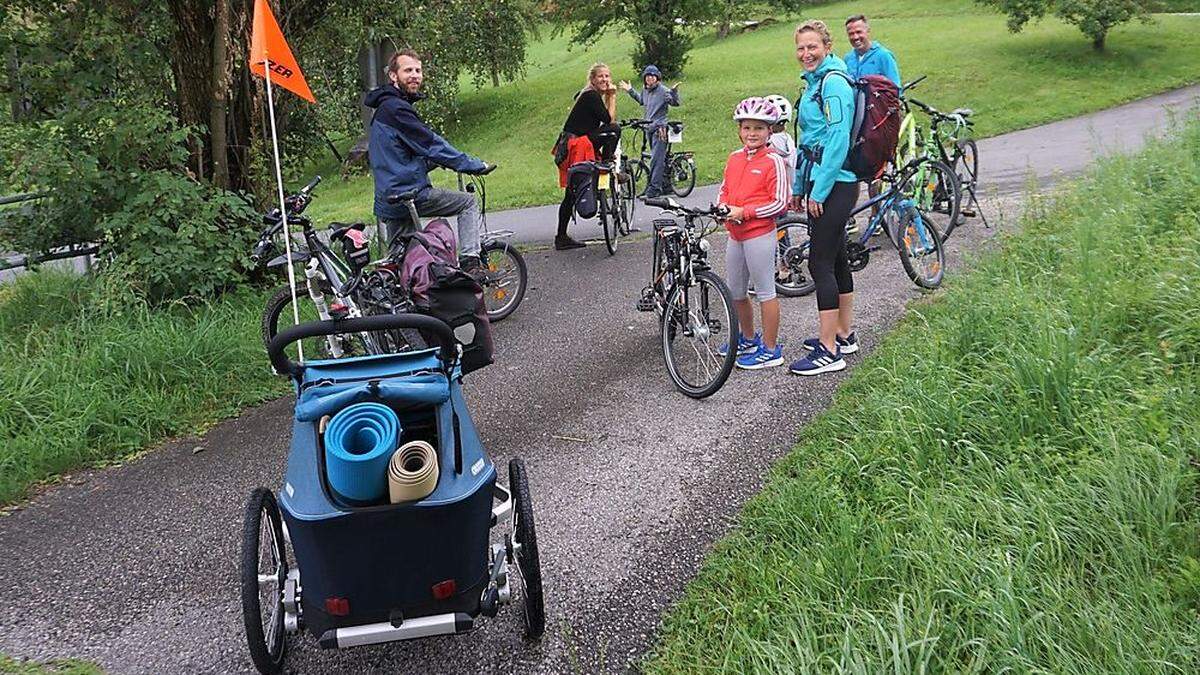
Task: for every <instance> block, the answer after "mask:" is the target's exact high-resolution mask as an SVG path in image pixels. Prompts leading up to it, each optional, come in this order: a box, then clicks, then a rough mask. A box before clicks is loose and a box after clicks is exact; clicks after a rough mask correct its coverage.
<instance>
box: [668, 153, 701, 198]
mask: <svg viewBox="0 0 1200 675" xmlns="http://www.w3.org/2000/svg"><path fill="white" fill-rule="evenodd" d="M670 171H671V191H672V192H674V193H675V194H676V195H677V196H679V197H686V196H688V195H690V194H692V190H694V189H695V188H696V162H695V161H693V160H692V158H690V157H687V156H684V155H674V156H673V157H672V159H671V167H670Z"/></svg>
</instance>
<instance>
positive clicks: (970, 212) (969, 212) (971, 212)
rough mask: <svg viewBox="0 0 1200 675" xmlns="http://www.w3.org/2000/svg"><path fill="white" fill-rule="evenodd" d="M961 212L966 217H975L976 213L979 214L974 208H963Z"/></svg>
mask: <svg viewBox="0 0 1200 675" xmlns="http://www.w3.org/2000/svg"><path fill="white" fill-rule="evenodd" d="M959 213H960V214H961V215H962V217H964V218H974V217H975V216H976V215H978V214H977V213H975V211H974V210H970V209H963V210H961V211H959Z"/></svg>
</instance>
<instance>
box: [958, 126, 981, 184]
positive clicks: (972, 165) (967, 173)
mask: <svg viewBox="0 0 1200 675" xmlns="http://www.w3.org/2000/svg"><path fill="white" fill-rule="evenodd" d="M954 175H956V176H958V184H959V186H960V187H962V189H963V192H968V191H972V192H973V191H974V190H975V185H976V184H977V183H978V181H979V146H977V145H976V144H975V141H973V140H971V139H969V138H967V139H964V140H961V141H959V142H957V143H955V144H954Z"/></svg>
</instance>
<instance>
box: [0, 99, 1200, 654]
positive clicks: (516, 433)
mask: <svg viewBox="0 0 1200 675" xmlns="http://www.w3.org/2000/svg"><path fill="white" fill-rule="evenodd" d="M1197 95H1200V87H1192V88H1189V89H1185V90H1181V91H1179V92H1174V93H1172V94H1166V95H1163V96H1159V97H1155V98H1153V99H1149V100H1147V101H1142V102H1138V103H1135V104H1131V105H1129V106H1124V107H1123V108H1119V109H1116V110H1114V111H1109V112H1105V113H1099V114H1096V115H1089V116H1087V117H1083V118H1079V119H1076V120H1071V121H1067V122H1060V123H1056V124H1052V125H1048V126H1046V127H1040V128H1038V129H1030V130H1027V131H1021V132H1016V133H1014V134H1008V135H1006V136H1003V137H999V138H995V139H990V140H987V141H984V142H982V143H981V144H980V146H981V147H980V157H981V160H982V164H983V176H984V180H985V181H989V180H990V181H992V186H993V190H992V192H990V193H989V195H988V198H987V199H986V200H985V209H986V214H987V215H988V217H989V220H991V221H992V222H993V224H994V225H995V226H996V227H994V228H993V229H992V230H985V229H983V228H982V226H981V225H979V223H978V221H972V222H970V223H968V224H967V225H965V226H963V227H962V228H960V229H959V230H958V231H957V232H956V233H955V236H954V238H953V239H952V240H951V242H950V244H949V252H950V255H949V260H948V275H950V276H953V275H955V274H958V273H961V271H962V270H963V269H964V268H965V267H966V266H968V265H969V264H970V255H969V254H970V252H972V251H975V250H977V249H979V248H980V247H981V246H982V245H984V244H985V243H986V240H987V239H988V238H989V237H991V236H992V235H993V234H994V233H995V232H996V231H1002V230H1003V229H1004V228H1006V227H1011V224H1012V222H1013V216H1014V215H1015V214H1016V213H1017V211H1018V209H1019V208H1020V205H1019V204H1020V199H1021V197H1020V195H1019V194H1018V192H1019V190H1020V189H1021V188H1023V187H1024V186H1025V185H1026V184H1027V182H1028V181H1030V180H1036V181H1037V182H1038V184H1039V185H1041V186H1043V187H1044V186H1046V185H1049V184H1050V183H1051V182H1052V180H1053V178H1054V177H1055V176H1056V175H1070V174H1074V173H1077V172H1079V171H1080V170H1082V169H1083V168H1084V167H1085V166H1086V165H1087V164H1088V163H1089V162H1090V160H1091V159H1092V157H1093V156H1094V155H1095V154H1097V153H1100V152H1107V151H1111V150H1132V149H1135V148H1136V147H1137V146H1138V145H1140V143H1141V140H1142V138H1143V135H1144V134H1146V133H1152V132H1158V131H1161V129H1162V128H1163V123H1164V120H1166V119H1167V118H1168V117H1169V116H1170V114H1169V112H1168V111H1170V110H1175V111H1179V110H1181V109H1182V108H1184V107H1186V106H1190V105H1192V104H1194V102H1195V98H1196V96H1197ZM1029 168H1034V169H1036V172H1035V177H1034V178H1030V177H1029V176H1030V174H1029V173H1028V171H1027V169H1029ZM495 179H496V180H502V174H498V175H497V177H496V178H495ZM711 194H712V188H707V189H705V188H701V189H698V190H697V195H696V196H695V197H694V198H693V199H691V200H689V201H692V202H694V203H695V202H701V203H702V202H705V201H707V200H709V199H711V196H710V195H711ZM650 211H651V210H650V209H646V208H640V209H639V217H640V218H646V217H647V216H648V215H651V214H650V213H649V212H650ZM492 221H493V222H492V226H493V227H512V228H513V229H517V228H518V226H519V227H520V228H521V232H522V236H523V237H524V238H526V239H533V240H544V239H545V237H546V235H547V233H550V234H552V232H553V227H554V222H553V209H545V208H543V209H527V210H523V211H520V212H510V213H505V214H495V215H494V216H493V217H492ZM575 228H576V229H575V230H574V231H575V233H576V234H577V236H584V237H588V238H594V237H596V236H598V235H599V228H598V226H597V225H596V224H595V223H594V222H585V223H581V224H578V225H576V226H575ZM715 243H716V244H717V245H716V246H714V249H716V250H717V252H718V253H717V255H716V256H715V257H716V258H717V267H718V269H722V268H723V263H722V260H721V259H722V258H723V255H721V254H722V253H723V248H724V247H723V245H720V244H721V240H720V239H719V238H718V239H717V240H716V242H715ZM527 258H528V262H529V266H530V278H531V288H530V291H529V293H528V295H527V297H526V299H525V301H524V304H522V305H521V307H520V308H519V309H518V310H517V312H516V313H515V314H514V315H513V316H512V317H511V318H509V319H508V320H506V321H504V322H503V323H501V324H498V325H497V326H496V328H495V337H496V343H497V350H498V351H497V363H496V365H494V366H492V367H490V368H487V369H484V370H483V371H480V372H479V373H477V374H474V375H471V376H468V377H467V381H466V385H465V389H466V391H467V398H468V401H469V404H470V408H471V411H472V415H473V417H474V420H475V423H476V425H477V426H478V428H479V429H480V430H481V434H482V437H483V439H484V442H485V444H486V445H487V447H488V448H489V451H490V453H491V455H492V457H493V459H494V461H495V462H496V465H497V467H498V469H499V470H500V472H501V478H502V479H504V478H505V476H504V474H505V473H506V470H505V468H504V467H506V466H507V462H508V459H509V458H510V457H514V456H520V457H523V458H524V459H525V462H526V465H527V467H528V469H529V473H530V480H531V485H532V495H533V503H534V507H535V513H536V521H537V528H538V535H539V540H540V546H541V556H542V565H543V574H544V577H545V593H546V602H547V613H548V627H547V634H546V636H545V638H544V639H543V640H542V641H541V642H540V643H537V644H530V643H526V642H525V641H523V640H522V638H521V637H520V611H519V608H518V607H516V606H512V607H508V608H505V609H503V610H502V612H501V614H500V616H498V617H497V618H496V619H493V620H483V621H481V622H480V623H479V624H477V625H478V626H479V627H478V628H477V629H476V630H475V631H474V632H472V633H470V634H467V635H464V636H458V637H441V638H432V639H427V640H424V641H418V642H410V643H399V644H392V645H383V646H372V647H362V648H356V649H350V650H344V651H323V650H321V649H319V648H318V646H317V644H316V642H315V640H313V639H312V638H311V637H309V636H308V635H307V634H302V635H300V636H297V637H293V638H291V639H290V642H289V650H290V651H289V659H288V662H287V667H288V669H289V670H293V671H296V672H356V673H357V672H400V673H409V672H411V673H425V672H452V673H477V672H607V671H624V670H628V669H629V668H630V667H633V666H636V664H637V662H638V661H637V660H638V659H639V658H640V657H641V656H642V655H643V654H644V653H645V652H646V650H647V649H648V648H649V647H650V646H651V645H652V639H653V635H654V632H655V630H656V628H657V626H658V623H659V620H660V618H661V616H662V613H663V611H664V610H665V609H666V608H667V607H668V606H669V604H670V603H671V602H673V601H674V600H675V599H677V598H678V597H679V596H680V594H681V592H682V589H683V587H684V585H685V584H686V582H687V581H688V580H689V579H690V578H691V577H692V576H693V575H694V574H695V572H696V570H697V568H698V565H699V564H700V562H701V560H702V559H703V557H704V555H705V553H706V552H707V551H708V550H709V548H710V546H711V544H712V543H713V542H714V541H715V540H716V539H717V538H719V537H720V536H721V535H722V534H723V533H725V532H727V531H728V528H729V527H730V522H731V519H732V518H733V517H734V516H735V515H736V514H737V512H738V509H739V508H740V506H741V505H742V504H743V503H744V502H745V500H746V499H747V498H748V497H749V496H750V495H752V494H754V493H755V492H756V491H757V490H758V489H759V488H760V487H761V486H762V482H763V480H764V476H765V474H766V472H767V469H768V468H769V467H770V465H771V464H772V462H774V461H775V460H777V459H778V458H779V457H781V456H782V455H783V454H785V453H786V452H787V451H788V449H789V448H790V447H791V445H792V443H793V441H794V438H795V435H796V433H797V431H798V430H799V429H800V428H801V427H802V426H803V425H804V424H805V423H806V422H807V421H808V420H810V419H811V418H812V417H813V416H815V415H816V414H818V413H819V412H820V411H822V410H824V409H825V408H826V407H827V406H828V405H829V404H830V402H831V400H832V397H833V394H834V391H835V389H836V388H837V386H838V384H839V383H840V382H841V381H842V379H844V377H845V376H846V374H845V373H842V374H835V375H827V376H823V377H818V378H799V377H794V376H791V375H789V374H788V373H787V371H786V370H785V369H783V368H777V369H773V370H768V371H759V372H740V371H735V372H734V374H733V375H732V376H731V377H730V380H729V382H728V383H727V384H726V386H725V387H724V388H723V389H722V390H721V391H720V392H718V393H717V394H716V395H714V396H712V397H711V398H709V399H706V400H703V401H694V400H691V399H688V398H686V397H684V396H682V395H680V394H678V393H676V392H675V390H674V389H673V387H672V385H671V383H670V381H669V379H668V377H667V374H666V371H665V368H664V366H663V363H662V356H661V351H660V348H659V344H658V331H657V325H656V322H655V317H654V315H653V314H642V313H638V312H636V311H634V307H633V304H634V300H635V299H636V298H637V295H638V291H639V290H640V288H641V287H642V286H643V284H644V283H645V277H646V275H647V274H648V266H649V243H648V241H646V240H645V239H644V238H642V239H637V238H635V239H634V240H633V241H627V242H624V243H623V245H622V247H621V248H620V250H619V251H618V253H617V255H616V256H615V257H609V256H608V255H607V253H606V252H605V251H604V248H603V245H601V244H595V243H593V244H592V245H590V246H589V247H588V248H587V249H585V250H582V251H571V252H556V251H552V250H545V249H541V250H534V251H531V252H530V253H528V254H527ZM855 283H856V290H857V293H856V309H857V311H858V320H857V327H858V334H859V336H860V340H861V343H862V345H863V346H864V352H860V353H859V354H858V355H855V356H851V357H848V360H849V361H850V364H851V366H852V367H853V366H854V364H856V363H858V362H860V361H861V360H862V359H863V358H864V355H865V353H869V352H870V350H871V349H872V347H873V346H874V345H875V344H876V343H877V342H878V340H879V339H880V338H881V337H882V335H883V334H884V333H885V332H886V331H887V330H888V328H889V327H890V326H891V325H893V324H894V322H895V321H896V320H897V319H898V318H899V317H900V315H901V314H902V312H903V310H904V307H905V304H906V303H908V302H909V301H910V300H913V299H916V298H920V297H923V293H922V292H920V291H919V290H918V289H917V288H916V287H915V286H914V285H913V284H912V283H911V282H910V281H909V280H908V278H907V277H906V276H905V275H904V272H903V271H902V269H901V267H900V264H899V261H898V260H897V258H896V254H895V252H894V251H893V250H891V249H890V248H888V247H887V245H886V244H885V245H884V248H883V249H882V250H881V251H879V252H877V253H876V254H875V255H874V257H873V258H872V261H871V263H870V265H869V266H868V267H867V268H866V270H864V271H863V272H861V273H859V274H857V275H856V277H855ZM815 331H816V309H815V300H814V299H813V298H812V297H811V296H809V297H805V298H797V299H785V300H784V303H783V328H782V339H783V340H784V342H785V348H784V352H785V356H786V357H788V358H789V360H790V359H795V358H799V357H800V356H801V355H802V352H801V349H800V347H799V343H800V340H802V339H803V338H806V337H809V336H810V335H813V334H814V333H815ZM246 367H248V368H266V367H267V364H266V359H265V357H264V359H263V360H262V361H261V362H258V363H249V364H246ZM847 372H848V371H847ZM291 408H292V401H291V399H290V398H286V399H282V400H278V401H275V402H272V403H269V404H266V405H263V406H260V407H258V408H255V409H252V410H248V411H246V412H245V413H244V414H242V415H241V416H240V417H238V418H236V419H233V420H229V421H227V422H225V423H223V424H220V425H218V426H217V427H215V428H214V429H212V430H211V431H210V432H209V433H207V434H205V435H204V436H203V437H201V438H194V437H193V438H183V439H178V440H176V441H173V442H170V443H168V444H166V445H164V446H163V447H161V448H159V449H157V450H155V451H153V452H150V453H148V454H146V455H145V456H144V457H142V458H140V459H138V460H136V461H131V462H128V463H126V464H125V465H123V466H120V467H115V468H111V469H107V470H98V471H89V472H84V473H80V474H77V475H74V476H71V477H70V478H69V479H68V480H66V481H64V483H63V484H61V485H59V486H57V487H55V488H53V489H50V490H48V491H46V492H45V493H43V494H41V495H39V496H38V497H37V498H35V499H33V500H32V501H30V502H29V503H27V504H25V505H23V506H22V507H20V508H19V509H16V510H13V511H11V512H10V513H8V514H7V515H5V516H4V517H0V653H5V654H8V655H10V656H17V657H25V658H35V659H49V658H59V657H75V658H83V659H88V660H91V661H95V662H98V663H99V664H100V665H101V666H103V667H104V668H105V669H106V670H108V671H111V672H122V673H125V672H129V673H168V672H170V673H175V672H187V673H218V672H219V673H226V672H247V671H250V670H251V664H250V661H249V658H248V655H247V652H246V647H245V644H244V637H243V633H242V617H241V609H240V600H239V597H240V595H239V590H238V589H239V586H238V559H239V547H240V532H241V524H242V513H243V509H244V504H245V500H246V498H247V497H248V495H249V494H250V491H251V490H252V489H253V488H254V487H256V486H259V485H262V486H268V487H271V488H273V489H278V487H279V485H280V483H281V481H282V476H283V471H284V463H285V458H286V453H287V447H288V443H289V437H290V413H291Z"/></svg>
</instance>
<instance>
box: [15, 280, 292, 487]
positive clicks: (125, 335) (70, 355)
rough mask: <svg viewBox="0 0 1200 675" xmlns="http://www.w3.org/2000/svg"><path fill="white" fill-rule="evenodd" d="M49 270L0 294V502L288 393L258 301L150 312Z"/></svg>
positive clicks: (248, 296) (245, 295) (248, 293)
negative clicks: (269, 350)
mask: <svg viewBox="0 0 1200 675" xmlns="http://www.w3.org/2000/svg"><path fill="white" fill-rule="evenodd" d="M99 283H100V282H98V281H96V280H94V279H91V278H86V277H76V276H71V275H66V274H62V273H57V274H56V273H52V272H49V271H44V272H39V273H36V274H28V275H24V276H22V277H20V278H19V279H18V280H16V281H15V282H14V283H11V284H5V285H4V286H0V504H3V503H6V502H9V501H12V500H14V499H17V498H19V497H21V496H22V495H23V494H24V492H25V490H26V489H27V488H28V487H29V485H30V484H32V483H34V482H36V481H39V480H43V479H45V478H48V477H50V476H53V475H55V474H57V473H60V472H63V471H69V470H72V469H75V468H77V467H79V466H82V465H95V464H101V463H105V462H109V461H112V460H116V459H120V458H122V457H125V456H127V455H129V454H131V453H134V452H136V451H138V450H141V449H143V448H145V447H147V446H149V445H152V444H155V443H158V442H160V441H162V440H164V439H165V438H168V437H170V436H173V435H178V434H183V433H187V432H190V431H193V430H196V429H197V428H200V427H203V426H204V425H206V424H210V423H211V422H212V421H213V420H216V419H220V418H222V417H226V416H229V415H232V414H234V413H236V412H237V411H238V410H240V409H242V408H244V407H246V406H248V405H251V404H254V403H258V402H260V401H263V400H267V399H269V398H273V397H275V396H278V395H279V394H281V393H282V392H284V391H286V389H285V384H284V382H283V381H282V380H281V379H280V378H276V377H274V376H272V375H270V374H269V365H268V364H267V360H266V355H265V353H264V351H263V348H262V343H261V341H260V338H259V337H258V330H259V317H260V316H261V314H262V307H263V303H264V302H265V300H266V297H265V295H264V293H263V292H262V291H260V290H258V289H246V290H243V291H240V292H238V293H233V294H230V295H228V296H226V297H224V298H222V299H220V300H215V301H211V302H206V303H197V304H195V305H192V306H187V305H183V304H180V305H177V306H174V307H169V308H166V309H156V310H151V309H148V308H146V307H144V306H140V305H137V304H122V303H123V301H114V302H109V303H105V302H104V301H103V300H101V298H104V297H110V296H114V295H116V293H112V292H110V293H102V292H101V289H100V288H99V287H98V284H99Z"/></svg>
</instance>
